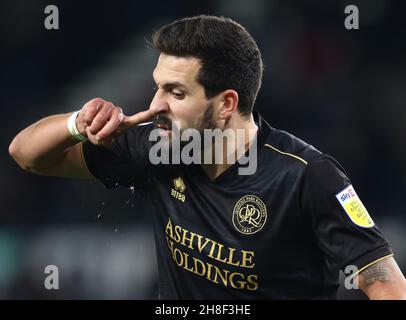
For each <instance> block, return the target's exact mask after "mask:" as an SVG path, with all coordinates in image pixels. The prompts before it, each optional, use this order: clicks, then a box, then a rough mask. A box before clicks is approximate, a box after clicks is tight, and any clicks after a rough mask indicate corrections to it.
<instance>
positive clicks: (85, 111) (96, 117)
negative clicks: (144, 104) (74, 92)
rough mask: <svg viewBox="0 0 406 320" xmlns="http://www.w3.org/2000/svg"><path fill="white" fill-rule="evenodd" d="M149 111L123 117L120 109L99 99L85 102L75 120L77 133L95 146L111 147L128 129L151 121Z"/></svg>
mask: <svg viewBox="0 0 406 320" xmlns="http://www.w3.org/2000/svg"><path fill="white" fill-rule="evenodd" d="M153 117H154V114H153V112H152V111H151V110H146V111H142V112H139V113H136V114H134V115H132V116H125V115H124V114H123V110H122V109H121V108H120V107H116V106H114V105H113V104H112V103H111V102H108V101H105V100H103V99H101V98H95V99H92V100H90V101H89V102H87V103H86V104H85V105H84V106H83V108H82V110H80V112H79V114H78V117H77V118H76V127H77V128H78V131H79V132H80V133H81V134H82V135H84V136H85V137H87V138H88V139H89V141H90V142H91V143H93V144H95V145H104V146H108V145H111V144H112V143H113V141H114V139H115V138H116V137H117V136H119V135H120V134H121V133H123V132H124V131H125V130H127V129H128V128H130V127H133V126H136V125H138V124H140V123H143V122H146V121H149V120H152V118H153Z"/></svg>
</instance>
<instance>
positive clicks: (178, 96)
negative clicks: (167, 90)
mask: <svg viewBox="0 0 406 320" xmlns="http://www.w3.org/2000/svg"><path fill="white" fill-rule="evenodd" d="M171 95H172V96H174V97H175V99H178V100H182V99H183V98H184V97H185V94H184V93H183V92H182V91H178V90H172V91H171Z"/></svg>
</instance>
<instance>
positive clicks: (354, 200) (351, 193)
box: [336, 185, 374, 228]
mask: <svg viewBox="0 0 406 320" xmlns="http://www.w3.org/2000/svg"><path fill="white" fill-rule="evenodd" d="M336 198H337V200H338V202H340V204H341V206H342V207H343V208H344V210H345V212H346V213H347V214H348V216H349V217H350V219H351V221H352V222H354V223H355V224H356V225H357V226H360V227H363V228H371V227H373V226H374V222H373V221H372V218H371V217H370V215H369V213H368V211H367V209H366V208H365V207H364V205H363V204H362V201H361V200H360V198H358V195H357V193H356V192H355V190H354V188H353V187H352V185H349V186H348V187H347V188H345V189H344V190H342V191H340V192H339V193H337V194H336Z"/></svg>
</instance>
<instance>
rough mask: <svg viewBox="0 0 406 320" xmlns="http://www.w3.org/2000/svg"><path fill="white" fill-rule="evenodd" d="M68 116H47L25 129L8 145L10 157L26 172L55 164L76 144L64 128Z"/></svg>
mask: <svg viewBox="0 0 406 320" xmlns="http://www.w3.org/2000/svg"><path fill="white" fill-rule="evenodd" d="M70 115H71V113H67V114H60V115H53V116H49V117H46V118H43V119H41V120H40V121H38V122H36V123H34V124H32V125H31V126H29V127H27V128H26V129H24V130H23V131H21V132H20V133H19V134H18V135H17V136H16V137H15V138H14V140H13V141H12V143H11V144H10V147H9V152H10V155H11V156H12V157H13V158H14V159H15V160H16V162H17V163H18V164H19V165H20V166H21V167H22V168H24V169H25V170H28V171H36V170H37V169H40V168H46V167H50V166H52V165H53V164H55V163H57V162H58V161H59V160H60V159H61V158H62V157H63V156H64V152H65V150H67V149H68V148H70V147H71V146H73V145H74V144H76V143H77V140H75V139H74V138H73V137H72V136H71V134H70V133H69V131H68V129H67V126H66V123H67V121H68V118H69V116H70Z"/></svg>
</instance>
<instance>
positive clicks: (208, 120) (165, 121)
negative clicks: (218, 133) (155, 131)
mask: <svg viewBox="0 0 406 320" xmlns="http://www.w3.org/2000/svg"><path fill="white" fill-rule="evenodd" d="M213 114H214V105H213V103H212V102H209V103H208V104H207V107H206V110H205V111H204V113H203V115H202V116H201V117H200V118H199V119H197V120H196V121H194V122H191V123H189V124H188V125H187V127H186V128H181V129H179V128H178V127H176V124H175V123H173V121H172V120H171V119H170V118H169V117H168V116H167V115H166V114H164V113H158V114H157V115H156V116H155V118H154V124H155V128H165V129H171V128H172V129H175V130H172V132H171V135H170V136H169V142H171V140H172V138H173V135H175V136H178V135H179V137H176V138H179V140H181V139H180V137H181V136H182V133H183V132H184V131H185V130H188V129H194V130H197V131H198V133H199V135H200V137H201V138H203V135H204V130H205V129H211V130H214V129H216V128H218V126H217V124H216V122H215V121H214V119H213ZM188 143H189V141H182V140H181V141H180V144H181V147H183V146H185V145H186V144H188ZM169 148H171V143H170V144H169Z"/></svg>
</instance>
